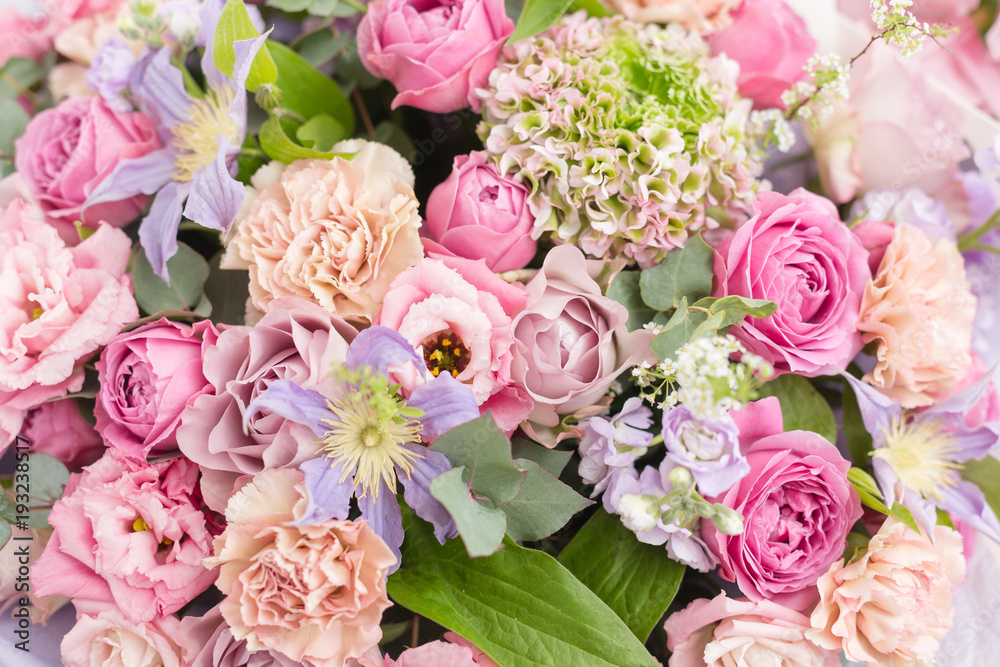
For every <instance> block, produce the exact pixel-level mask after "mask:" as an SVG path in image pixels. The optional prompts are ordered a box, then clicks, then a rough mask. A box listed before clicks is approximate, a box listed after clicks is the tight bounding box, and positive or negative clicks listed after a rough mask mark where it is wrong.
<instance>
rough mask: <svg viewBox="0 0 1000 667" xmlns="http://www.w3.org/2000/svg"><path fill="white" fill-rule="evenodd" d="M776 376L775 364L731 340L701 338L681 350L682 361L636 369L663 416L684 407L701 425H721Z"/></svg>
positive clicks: (645, 364)
mask: <svg viewBox="0 0 1000 667" xmlns="http://www.w3.org/2000/svg"><path fill="white" fill-rule="evenodd" d="M734 354H741V355H742V357H741V360H740V361H739V362H734V361H732V360H731V359H730V357H732V356H733V355H734ZM773 374H774V369H773V368H772V367H771V365H770V364H769V363H767V362H766V361H765V360H764V359H762V358H761V357H759V356H757V355H755V354H751V353H749V352H747V350H746V348H744V347H743V345H741V344H740V342H739V341H738V340H736V338H734V337H733V336H731V335H726V336H715V337H712V338H697V339H695V340H693V341H690V342H689V343H687V344H685V345H683V346H682V347H681V348H680V349H678V350H677V354H676V359H665V360H664V361H663V362H662V363H660V364H657V365H656V366H653V365H651V364H650V363H648V362H643V364H642V365H640V366H637V367H635V368H633V369H632V376H633V377H634V378H635V379H636V383H637V384H638V385H639V388H640V392H639V395H640V396H642V398H643V399H645V400H646V401H648V402H650V403H651V404H653V405H655V406H656V407H657V408H658V409H660V410H666V409H668V408H672V407H674V406H676V405H677V404H679V403H683V404H684V405H685V406H686V407H687V409H688V410H690V411H691V414H692V415H694V416H695V417H696V418H699V419H721V418H722V417H724V416H725V415H726V414H727V413H728V412H729V410H731V409H732V408H738V407H740V406H741V405H743V403H744V402H746V400H748V398H749V396H750V395H751V394H752V392H753V389H754V387H755V383H756V382H757V381H758V379H762V380H766V379H768V378H770V377H771V375H773ZM661 393H662V394H663V398H662V400H659V397H660V395H661Z"/></svg>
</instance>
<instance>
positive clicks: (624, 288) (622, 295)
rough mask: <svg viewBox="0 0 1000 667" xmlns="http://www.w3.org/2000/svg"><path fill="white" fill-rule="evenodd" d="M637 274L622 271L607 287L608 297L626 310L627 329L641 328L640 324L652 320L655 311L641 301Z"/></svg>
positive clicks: (638, 274)
mask: <svg viewBox="0 0 1000 667" xmlns="http://www.w3.org/2000/svg"><path fill="white" fill-rule="evenodd" d="M639 276H640V273H639V272H638V271H622V272H621V273H619V274H618V275H617V276H615V279H614V280H613V281H612V282H611V285H610V286H609V287H608V295H607V296H608V298H609V299H614V300H615V301H617V302H618V303H620V304H621V305H623V306H625V308H626V309H627V310H628V322H627V323H626V326H627V327H628V330H629V331H635V330H636V329H641V328H642V325H644V324H646V323H648V322H652V321H653V318H654V317H656V312H657V311H656V310H654V309H652V308H650V307H649V306H647V305H646V304H645V303H644V302H643V300H642V292H641V291H640V289H639Z"/></svg>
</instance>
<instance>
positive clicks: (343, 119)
mask: <svg viewBox="0 0 1000 667" xmlns="http://www.w3.org/2000/svg"><path fill="white" fill-rule="evenodd" d="M268 48H270V51H271V57H272V58H274V62H275V63H276V64H277V66H278V87H279V88H281V93H282V102H281V106H282V107H283V108H285V109H288V110H290V111H293V112H295V113H296V114H298V115H299V116H300V117H301V118H302V119H303V121H307V120H309V119H310V118H313V117H314V116H319V115H320V114H326V115H328V116H330V117H331V118H333V119H335V120H336V121H337V122H338V123H340V124H341V126H343V128H344V136H348V137H349V136H351V135H352V134H354V109H353V108H351V103H350V101H349V100H348V99H347V98H346V97H345V96H344V93H343V92H342V91H341V90H340V87H339V86H338V85H337V84H336V83H335V82H334V81H333V80H332V79H330V78H329V77H327V76H324V75H323V74H321V73H320V72H319V71H318V70H317V69H316V68H315V67H313V66H312V65H310V64H309V63H308V62H307V61H306V60H305V59H304V58H303V57H302V56H300V55H299V54H298V53H296V52H295V51H293V50H292V49H291V48H289V47H287V46H285V45H284V44H280V43H278V42H270V43H269V44H268ZM263 143H264V142H263V139H261V144H262V145H263Z"/></svg>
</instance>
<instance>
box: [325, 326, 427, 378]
mask: <svg viewBox="0 0 1000 667" xmlns="http://www.w3.org/2000/svg"><path fill="white" fill-rule="evenodd" d="M344 363H345V364H346V365H347V367H348V368H350V369H355V368H357V367H358V366H370V367H372V368H374V369H376V370H378V371H379V372H380V373H383V374H387V373H388V372H389V366H403V365H405V364H407V363H412V364H413V365H414V366H415V367H416V369H417V370H418V371H419V372H421V373H424V372H426V371H427V365H426V364H425V363H424V360H423V358H422V357H421V356H420V355H419V354H417V351H416V350H415V349H414V348H413V346H412V345H410V342H409V341H408V340H406V339H405V338H403V337H402V336H401V335H400V334H399V333H397V332H396V331H393V330H392V329H390V328H388V327H381V326H373V327H368V328H367V329H365V330H364V331H362V332H361V333H359V334H358V337H357V338H355V339H354V341H353V342H351V346H350V348H348V350H347V359H346V360H345V362H344Z"/></svg>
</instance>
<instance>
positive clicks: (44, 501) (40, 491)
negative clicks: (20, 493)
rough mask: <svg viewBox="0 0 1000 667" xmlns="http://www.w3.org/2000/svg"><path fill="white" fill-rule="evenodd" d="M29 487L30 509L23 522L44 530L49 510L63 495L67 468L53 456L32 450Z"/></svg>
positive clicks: (67, 477)
mask: <svg viewBox="0 0 1000 667" xmlns="http://www.w3.org/2000/svg"><path fill="white" fill-rule="evenodd" d="M29 470H30V472H29V474H30V475H31V487H30V493H29V494H28V495H29V497H30V498H31V503H30V506H31V509H30V510H29V511H28V519H27V521H26V522H25V523H27V524H28V526H30V527H31V528H36V529H38V530H44V529H45V528H48V527H49V512H51V510H52V506H53V505H54V504H55V503H56V501H58V500H60V499H61V498H62V495H63V489H64V488H65V487H66V482H68V481H69V470H68V469H67V468H66V466H65V465H63V464H62V462H60V461H59V460H58V459H56V458H55V457H52V456H49V455H48V454H43V453H41V452H32V453H31V458H30V461H29Z"/></svg>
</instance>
